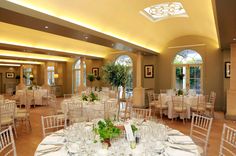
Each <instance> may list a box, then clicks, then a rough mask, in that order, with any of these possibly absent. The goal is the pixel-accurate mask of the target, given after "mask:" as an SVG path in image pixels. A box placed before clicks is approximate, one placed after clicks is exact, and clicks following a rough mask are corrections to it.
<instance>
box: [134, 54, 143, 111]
mask: <svg viewBox="0 0 236 156" xmlns="http://www.w3.org/2000/svg"><path fill="white" fill-rule="evenodd" d="M142 60H143V56H142V54H141V53H140V52H139V53H138V54H137V65H136V68H137V69H136V87H135V88H134V91H133V94H134V95H133V105H134V107H144V106H145V89H144V88H143V87H142Z"/></svg>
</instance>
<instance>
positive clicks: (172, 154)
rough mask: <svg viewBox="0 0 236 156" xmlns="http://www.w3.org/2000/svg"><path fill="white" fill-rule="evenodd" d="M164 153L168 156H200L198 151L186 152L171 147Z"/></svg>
mask: <svg viewBox="0 0 236 156" xmlns="http://www.w3.org/2000/svg"><path fill="white" fill-rule="evenodd" d="M164 153H165V154H166V155H168V156H196V155H198V154H197V151H187V150H186V151H185V150H181V149H175V148H171V147H168V148H166V149H165V152H164Z"/></svg>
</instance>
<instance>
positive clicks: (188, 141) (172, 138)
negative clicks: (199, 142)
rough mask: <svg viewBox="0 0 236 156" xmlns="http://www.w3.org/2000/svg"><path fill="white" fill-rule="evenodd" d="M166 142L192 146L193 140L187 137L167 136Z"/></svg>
mask: <svg viewBox="0 0 236 156" xmlns="http://www.w3.org/2000/svg"><path fill="white" fill-rule="evenodd" d="M168 141H169V142H171V143H176V144H193V143H194V142H193V140H192V139H191V138H190V137H189V136H169V137H168Z"/></svg>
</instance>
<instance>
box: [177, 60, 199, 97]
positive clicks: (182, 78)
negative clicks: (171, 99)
mask: <svg viewBox="0 0 236 156" xmlns="http://www.w3.org/2000/svg"><path fill="white" fill-rule="evenodd" d="M202 73H203V71H202V65H198V64H194V65H192V64H191V65H190V64H187V65H186V64H184V65H175V66H174V88H176V89H183V90H189V89H195V90H196V91H197V93H200V92H201V90H202V88H203V86H202Z"/></svg>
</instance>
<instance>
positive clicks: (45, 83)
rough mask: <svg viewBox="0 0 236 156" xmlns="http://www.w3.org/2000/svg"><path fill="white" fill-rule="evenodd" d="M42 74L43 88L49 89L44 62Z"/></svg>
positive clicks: (46, 67)
mask: <svg viewBox="0 0 236 156" xmlns="http://www.w3.org/2000/svg"><path fill="white" fill-rule="evenodd" d="M43 69H44V75H43V81H44V82H43V88H45V89H49V86H48V63H47V62H45V63H44V68H43Z"/></svg>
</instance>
